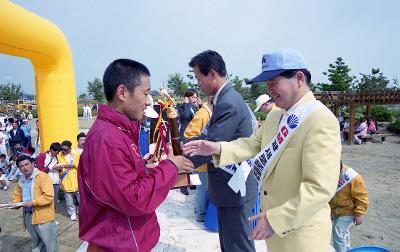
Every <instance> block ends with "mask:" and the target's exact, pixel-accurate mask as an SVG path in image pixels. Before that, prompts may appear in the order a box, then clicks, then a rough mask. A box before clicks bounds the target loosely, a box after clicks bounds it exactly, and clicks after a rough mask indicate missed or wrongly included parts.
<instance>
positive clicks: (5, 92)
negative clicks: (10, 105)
mask: <svg viewBox="0 0 400 252" xmlns="http://www.w3.org/2000/svg"><path fill="white" fill-rule="evenodd" d="M21 95H22V87H21V84H16V83H7V84H0V100H1V101H2V102H13V101H16V100H18V98H19V97H20V96H21Z"/></svg>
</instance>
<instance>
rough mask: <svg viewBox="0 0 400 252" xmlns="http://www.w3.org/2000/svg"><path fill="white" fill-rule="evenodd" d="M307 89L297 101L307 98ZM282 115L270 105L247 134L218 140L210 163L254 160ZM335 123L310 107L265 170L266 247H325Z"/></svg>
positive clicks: (335, 162)
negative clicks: (217, 150)
mask: <svg viewBox="0 0 400 252" xmlns="http://www.w3.org/2000/svg"><path fill="white" fill-rule="evenodd" d="M312 99H315V98H314V95H313V94H312V93H311V92H309V93H307V94H306V95H305V96H303V98H301V99H300V101H299V102H298V103H297V104H303V103H305V102H308V101H311V100H312ZM283 113H285V111H284V110H282V109H275V110H273V111H271V112H270V114H268V116H267V118H266V119H265V122H264V123H263V124H262V126H261V127H260V128H259V129H258V130H257V131H256V132H255V133H254V134H253V135H252V136H251V137H249V138H240V139H237V140H235V141H232V142H221V155H220V156H213V159H214V164H215V166H224V165H227V164H232V163H237V162H239V161H242V160H247V159H250V158H253V157H254V156H255V155H256V154H258V153H259V152H260V151H261V150H262V149H263V148H264V147H265V146H266V145H267V144H268V143H269V142H270V141H271V140H272V139H273V138H274V137H275V135H276V132H277V129H278V126H279V122H280V119H281V117H282V115H283ZM340 155H341V142H340V133H339V123H338V120H337V119H336V117H335V116H334V115H333V113H332V112H331V111H330V110H329V109H328V108H326V107H323V108H321V109H318V110H316V111H314V112H313V113H312V114H310V115H309V116H308V118H307V119H306V120H305V121H304V122H303V123H302V124H301V125H300V126H299V127H298V129H297V130H296V132H295V133H294V135H293V136H292V138H291V139H290V140H289V142H288V143H287V145H286V148H285V149H284V150H283V151H282V152H281V155H280V157H276V158H275V160H274V161H273V162H272V164H271V166H270V168H269V169H268V171H267V173H266V175H265V177H264V180H263V185H262V190H261V195H260V199H261V210H262V211H263V212H264V211H266V215H267V219H268V221H269V223H270V224H271V226H272V228H273V230H274V231H275V234H274V235H273V236H272V237H271V238H270V239H268V240H266V242H267V247H268V251H272V252H282V251H283V252H285V251H288V252H289V251H290V252H293V251H307V252H310V251H311V252H312V251H316V252H317V251H318V252H321V251H329V243H330V237H331V221H330V208H329V205H328V202H329V201H330V199H331V198H332V197H333V195H334V194H335V191H336V187H337V183H338V178H339V169H340V164H339V162H340Z"/></svg>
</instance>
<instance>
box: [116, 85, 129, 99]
mask: <svg viewBox="0 0 400 252" xmlns="http://www.w3.org/2000/svg"><path fill="white" fill-rule="evenodd" d="M127 95H128V89H127V88H126V86H125V85H123V84H119V85H118V87H117V90H116V91H115V97H116V98H117V99H118V100H120V101H125V100H126V97H127Z"/></svg>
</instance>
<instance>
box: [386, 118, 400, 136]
mask: <svg viewBox="0 0 400 252" xmlns="http://www.w3.org/2000/svg"><path fill="white" fill-rule="evenodd" d="M387 129H388V130H389V131H391V132H393V133H396V134H400V121H396V122H393V123H390V124H389V125H388V126H387Z"/></svg>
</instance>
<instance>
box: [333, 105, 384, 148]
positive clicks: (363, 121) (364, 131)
mask: <svg viewBox="0 0 400 252" xmlns="http://www.w3.org/2000/svg"><path fill="white" fill-rule="evenodd" d="M338 121H339V125H340V134H341V139H342V143H343V142H344V141H345V140H347V139H348V138H349V132H350V119H349V117H348V116H346V115H345V113H344V112H341V113H340V114H339V117H338ZM377 132H378V125H377V122H376V121H375V120H374V119H372V118H365V117H361V118H359V119H358V120H357V122H356V124H355V126H354V144H361V143H362V142H363V141H362V140H363V138H365V137H366V136H367V135H374V134H377Z"/></svg>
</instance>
